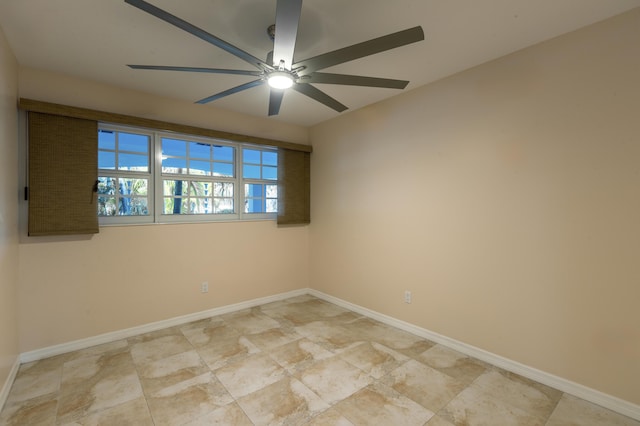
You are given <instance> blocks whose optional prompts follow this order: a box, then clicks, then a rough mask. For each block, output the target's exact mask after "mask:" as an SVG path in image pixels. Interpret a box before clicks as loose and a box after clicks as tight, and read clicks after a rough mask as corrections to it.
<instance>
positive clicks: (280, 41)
mask: <svg viewBox="0 0 640 426" xmlns="http://www.w3.org/2000/svg"><path fill="white" fill-rule="evenodd" d="M301 10H302V0H278V4H277V6H276V36H275V40H274V41H273V64H269V65H273V66H274V67H278V65H279V64H280V61H284V67H285V69H287V70H291V65H292V63H293V51H294V49H295V47H296V38H297V37H298V23H299V22H300V13H301Z"/></svg>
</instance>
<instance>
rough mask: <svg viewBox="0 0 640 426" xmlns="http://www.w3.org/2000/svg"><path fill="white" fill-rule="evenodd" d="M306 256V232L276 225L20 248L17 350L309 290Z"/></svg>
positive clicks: (134, 229)
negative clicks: (204, 284)
mask: <svg viewBox="0 0 640 426" xmlns="http://www.w3.org/2000/svg"><path fill="white" fill-rule="evenodd" d="M40 240H43V239H40ZM58 240H60V239H58ZM307 251H308V247H307V228H306V227H292V228H278V227H277V226H276V224H275V222H272V221H266V222H243V223H240V222H229V223H208V224H185V225H149V226H129V227H108V228H101V229H100V233H99V234H98V235H95V236H94V237H93V238H91V239H85V240H82V239H76V240H75V241H57V242H42V241H40V242H37V243H27V244H21V245H20V300H21V303H20V349H21V351H29V350H33V349H38V348H43V347H47V346H51V345H54V344H58V343H64V342H69V341H72V340H76V339H81V338H85V337H91V336H95V335H97V334H101V333H106V332H110V331H117V330H122V329H126V328H129V327H134V326H137V325H143V324H147V323H150V322H154V321H160V320H164V319H168V318H173V317H176V316H180V315H186V314H190V313H194V312H199V311H204V310H207V309H211V308H214V307H219V306H225V305H230V304H233V303H238V302H243V301H246V300H250V299H254V298H259V297H265V296H271V295H274V294H278V293H283V292H287V291H291V290H295V289H299V288H305V287H307V286H308V282H307V271H308V262H307ZM203 281H208V282H209V292H208V293H206V294H203V293H201V292H200V284H201V283H202V282H203Z"/></svg>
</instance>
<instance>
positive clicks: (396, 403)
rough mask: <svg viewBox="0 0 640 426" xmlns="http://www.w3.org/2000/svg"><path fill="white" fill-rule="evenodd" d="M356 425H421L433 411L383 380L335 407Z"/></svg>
mask: <svg viewBox="0 0 640 426" xmlns="http://www.w3.org/2000/svg"><path fill="white" fill-rule="evenodd" d="M334 408H335V409H336V410H337V411H339V412H340V413H341V414H342V415H343V416H344V417H346V418H347V419H348V420H349V421H351V423H353V424H355V425H403V426H412V425H416V426H422V425H424V424H425V422H426V421H427V420H429V419H430V418H431V417H432V416H433V413H432V412H431V411H429V410H427V409H425V408H424V407H422V406H420V405H419V404H416V403H415V402H413V401H412V400H410V399H409V398H406V397H404V396H402V395H400V394H399V393H397V392H395V391H394V390H393V389H391V388H388V387H386V386H384V385H382V384H374V385H371V386H368V387H366V388H364V389H362V390H360V391H358V392H357V393H355V394H354V395H351V396H350V397H348V398H346V399H345V400H343V401H340V402H339V403H337V404H336V405H335V407H334Z"/></svg>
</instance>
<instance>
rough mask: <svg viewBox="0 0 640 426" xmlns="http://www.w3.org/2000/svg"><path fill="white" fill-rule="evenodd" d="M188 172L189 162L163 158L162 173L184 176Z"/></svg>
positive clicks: (180, 159)
mask: <svg viewBox="0 0 640 426" xmlns="http://www.w3.org/2000/svg"><path fill="white" fill-rule="evenodd" d="M186 170H187V160H186V159H184V158H163V159H162V173H179V174H183V173H185V172H186Z"/></svg>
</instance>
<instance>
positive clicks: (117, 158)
mask: <svg viewBox="0 0 640 426" xmlns="http://www.w3.org/2000/svg"><path fill="white" fill-rule="evenodd" d="M151 139H152V137H151V135H150V134H145V133H137V132H133V131H128V130H127V131H121V130H117V129H111V128H103V127H101V128H99V129H98V217H100V218H110V217H116V216H118V217H129V218H131V217H136V216H137V217H141V218H138V219H136V218H134V219H126V220H124V219H120V220H104V221H103V223H127V222H129V223H131V222H150V221H151V218H152V214H153V208H152V203H151V199H150V196H151V191H150V187H151V186H152V185H151V181H152V179H151V170H152V167H151V164H150V153H151ZM143 218H144V219H143Z"/></svg>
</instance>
